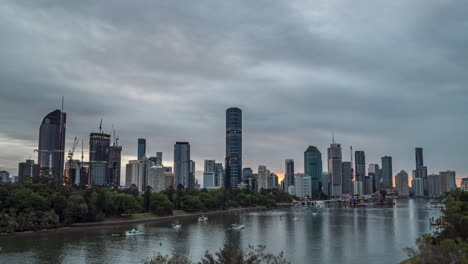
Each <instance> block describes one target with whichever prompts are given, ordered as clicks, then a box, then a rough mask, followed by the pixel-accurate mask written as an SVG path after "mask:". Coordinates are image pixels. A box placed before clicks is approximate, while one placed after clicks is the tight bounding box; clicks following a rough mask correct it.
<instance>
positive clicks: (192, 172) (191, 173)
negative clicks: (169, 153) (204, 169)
mask: <svg viewBox="0 0 468 264" xmlns="http://www.w3.org/2000/svg"><path fill="white" fill-rule="evenodd" d="M196 184H197V180H196V179H195V161H193V160H190V171H189V188H190V189H193V188H195V185H196Z"/></svg>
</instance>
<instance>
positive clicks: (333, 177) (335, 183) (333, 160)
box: [328, 140, 343, 197]
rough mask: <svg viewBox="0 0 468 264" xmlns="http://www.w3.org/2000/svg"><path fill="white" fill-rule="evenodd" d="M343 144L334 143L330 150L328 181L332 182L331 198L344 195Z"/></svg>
mask: <svg viewBox="0 0 468 264" xmlns="http://www.w3.org/2000/svg"><path fill="white" fill-rule="evenodd" d="M341 166H342V156H341V144H337V143H335V140H333V143H332V144H330V147H329V148H328V175H329V176H328V177H329V178H328V181H329V182H330V187H329V188H330V196H334V197H339V196H341V195H342V191H343V187H342V180H343V176H342V174H343V170H342V167H341Z"/></svg>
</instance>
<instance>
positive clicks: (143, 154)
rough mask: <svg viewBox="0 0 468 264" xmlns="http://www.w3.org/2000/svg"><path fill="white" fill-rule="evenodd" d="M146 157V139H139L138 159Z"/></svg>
mask: <svg viewBox="0 0 468 264" xmlns="http://www.w3.org/2000/svg"><path fill="white" fill-rule="evenodd" d="M144 157H146V139H144V138H139V139H138V160H142V159H143V158H144Z"/></svg>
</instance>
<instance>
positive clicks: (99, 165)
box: [89, 133, 120, 186]
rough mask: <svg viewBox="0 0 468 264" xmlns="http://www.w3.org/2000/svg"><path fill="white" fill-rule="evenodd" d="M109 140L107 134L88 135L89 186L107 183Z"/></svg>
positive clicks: (109, 137) (108, 173)
mask: <svg viewBox="0 0 468 264" xmlns="http://www.w3.org/2000/svg"><path fill="white" fill-rule="evenodd" d="M110 140H111V136H110V135H109V134H104V133H91V134H90V135H89V184H91V185H99V186H105V185H108V183H109V175H110V171H109V170H108V167H109V154H110ZM119 178H120V175H119Z"/></svg>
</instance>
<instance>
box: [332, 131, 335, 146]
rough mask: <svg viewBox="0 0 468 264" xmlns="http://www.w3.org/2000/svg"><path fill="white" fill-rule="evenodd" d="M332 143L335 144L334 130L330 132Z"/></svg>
mask: <svg viewBox="0 0 468 264" xmlns="http://www.w3.org/2000/svg"><path fill="white" fill-rule="evenodd" d="M332 143H333V144H335V129H333V130H332Z"/></svg>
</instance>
